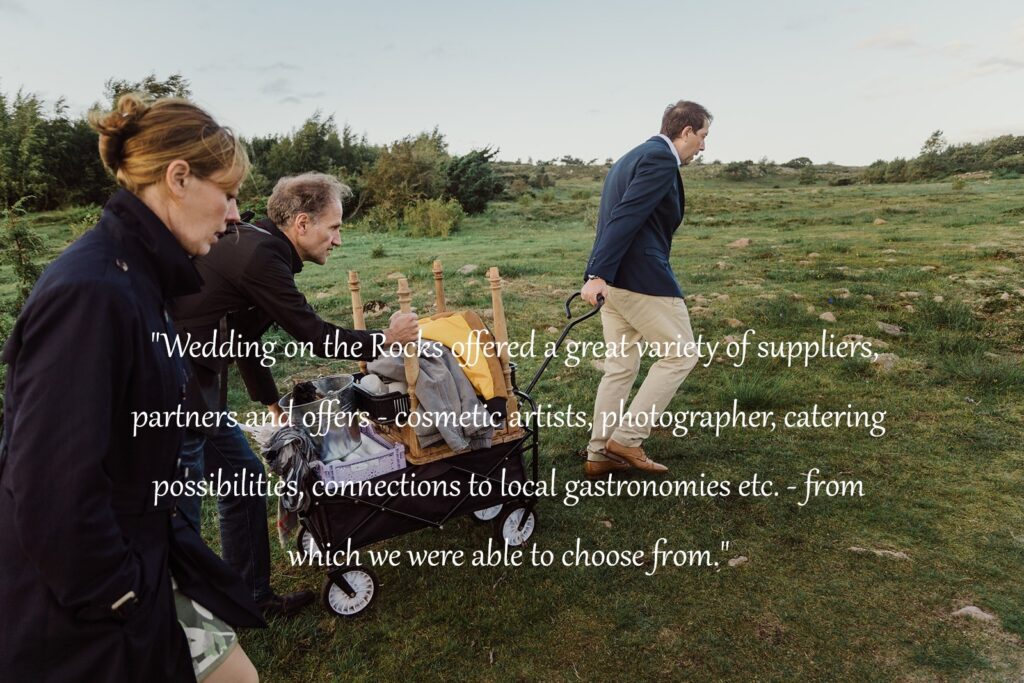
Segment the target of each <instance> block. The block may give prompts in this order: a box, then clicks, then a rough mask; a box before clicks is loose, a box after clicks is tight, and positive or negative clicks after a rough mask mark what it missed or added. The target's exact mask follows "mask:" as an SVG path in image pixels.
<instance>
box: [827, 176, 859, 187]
mask: <svg viewBox="0 0 1024 683" xmlns="http://www.w3.org/2000/svg"><path fill="white" fill-rule="evenodd" d="M855 182H857V179H856V178H854V177H853V176H848V175H841V176H839V177H837V178H832V179H831V180H829V181H828V184H829V185H831V186H832V187H845V186H847V185H853V184H854V183H855Z"/></svg>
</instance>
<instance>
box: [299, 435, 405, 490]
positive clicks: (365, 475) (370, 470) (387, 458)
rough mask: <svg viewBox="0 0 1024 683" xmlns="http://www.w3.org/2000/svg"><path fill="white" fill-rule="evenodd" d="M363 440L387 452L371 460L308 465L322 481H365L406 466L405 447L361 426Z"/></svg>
mask: <svg viewBox="0 0 1024 683" xmlns="http://www.w3.org/2000/svg"><path fill="white" fill-rule="evenodd" d="M359 431H360V432H362V434H363V438H364V439H372V440H373V441H375V442H376V443H378V444H380V445H382V446H384V447H385V448H388V449H389V450H388V452H387V453H384V454H382V455H378V456H376V457H373V458H365V459H363V460H356V461H354V462H342V461H341V460H335V461H333V462H329V463H326V464H324V463H322V462H320V461H319V460H316V461H313V462H312V463H310V464H311V465H312V466H313V469H314V470H316V473H317V474H318V475H320V479H321V480H323V481H366V480H367V479H373V478H374V477H379V476H381V475H382V474H387V473H388V472H394V471H395V470H400V469H402V468H403V467H405V466H406V462H405V446H403V445H402V444H400V443H391V442H390V441H388V440H387V439H385V438H384V437H382V436H380V435H379V434H377V432H375V431H373V427H370V426H361V427H360V428H359Z"/></svg>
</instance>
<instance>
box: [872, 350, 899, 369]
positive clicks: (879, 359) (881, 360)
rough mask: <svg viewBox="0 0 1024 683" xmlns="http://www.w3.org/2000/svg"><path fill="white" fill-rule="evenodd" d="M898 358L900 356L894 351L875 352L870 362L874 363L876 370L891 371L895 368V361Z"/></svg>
mask: <svg viewBox="0 0 1024 683" xmlns="http://www.w3.org/2000/svg"><path fill="white" fill-rule="evenodd" d="M899 359H900V357H899V356H897V355H896V354H895V353H878V354H875V358H874V360H872V361H871V364H872V365H874V366H875V370H878V371H879V372H882V373H886V372H892V371H893V370H895V369H896V363H897V362H898V361H899Z"/></svg>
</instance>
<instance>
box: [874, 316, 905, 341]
mask: <svg viewBox="0 0 1024 683" xmlns="http://www.w3.org/2000/svg"><path fill="white" fill-rule="evenodd" d="M878 329H880V330H881V331H882V332H885V333H886V334H888V335H890V336H893V337H902V336H903V328H902V327H900V326H899V325H893V324H892V323H884V322H882V321H881V320H879V321H878Z"/></svg>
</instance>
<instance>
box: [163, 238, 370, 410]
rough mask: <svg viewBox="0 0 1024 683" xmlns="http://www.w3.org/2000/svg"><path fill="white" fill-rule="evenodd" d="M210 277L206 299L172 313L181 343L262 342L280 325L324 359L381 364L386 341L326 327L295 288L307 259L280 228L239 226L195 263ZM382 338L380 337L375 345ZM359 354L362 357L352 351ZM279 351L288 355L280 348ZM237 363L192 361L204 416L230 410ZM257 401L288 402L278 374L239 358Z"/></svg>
mask: <svg viewBox="0 0 1024 683" xmlns="http://www.w3.org/2000/svg"><path fill="white" fill-rule="evenodd" d="M195 264H196V269H197V270H198V271H199V274H200V275H201V276H202V278H203V288H202V291H201V292H199V293H198V294H193V295H190V296H184V297H181V298H179V299H176V300H175V301H174V303H173V305H172V307H171V315H172V316H173V318H174V321H175V325H176V326H177V327H178V331H179V335H180V337H182V338H184V337H185V335H186V334H187V333H190V334H191V340H192V341H193V342H196V341H199V342H208V341H210V340H212V339H214V338H215V335H216V338H217V339H218V340H219V341H223V340H224V339H225V338H227V336H228V335H230V334H231V333H232V331H234V333H235V338H241V339H242V340H243V341H250V342H251V341H258V340H259V339H260V338H261V337H262V336H263V333H264V332H266V331H267V329H269V328H270V326H271V324H273V323H276V324H277V325H279V326H280V327H281V328H282V329H283V330H284V331H285V332H287V333H288V334H290V335H291V336H292V337H294V338H295V339H296V340H297V341H299V342H310V343H312V344H313V350H314V352H315V353H316V355H318V356H323V357H327V358H350V359H355V360H373V359H374V358H375V357H376V354H375V353H374V351H375V343H374V342H375V341H376V342H377V345H380V344H382V343H383V336H384V335H383V333H382V332H380V331H379V330H374V331H364V330H346V329H344V328H340V327H336V326H334V325H332V324H330V323H328V322H326V321H324V320H323V319H322V318H321V317H320V316H319V315H317V314H316V311H314V310H313V309H312V307H311V306H310V305H309V302H307V301H306V297H304V296H303V295H302V293H301V292H300V291H299V290H298V288H297V287H296V286H295V274H296V273H298V272H299V271H301V270H302V259H300V258H299V255H298V254H297V253H296V251H295V248H294V247H293V246H292V243H291V242H289V241H288V238H287V237H286V236H285V235H284V233H282V232H281V231H280V230H278V229H277V227H276V226H275V225H274V224H273V222H271V221H269V220H263V221H259V222H257V223H256V224H255V225H249V224H246V223H242V224H239V225H238V226H236V229H235V231H234V232H232V233H229V234H228V235H225V236H224V237H222V238H221V239H220V241H218V242H217V243H216V244H215V245H213V248H212V249H210V253H208V254H207V255H206V256H201V257H199V258H197V259H196V260H195ZM375 338H376V339H375ZM328 339H330V340H332V342H333V341H334V340H335V339H337V340H338V341H340V342H342V345H341V347H340V350H343V351H344V350H348V351H349V352H348V353H339V354H334V353H330V352H327V353H325V351H324V341H325V340H328ZM357 348H358V351H359V352H358V353H352V352H351V351H353V350H356V349H357ZM277 351H280V349H278V350H277ZM230 360H231V359H225V358H223V357H218V356H214V357H210V356H202V355H193V356H191V361H192V367H193V373H192V377H193V381H192V384H191V385H190V386H189V391H188V394H189V406H190V408H191V409H193V410H196V411H202V410H207V411H209V410H224V409H225V408H226V406H225V405H224V401H225V396H224V393H223V386H224V385H223V382H225V381H226V371H227V365H228V362H229V361H230ZM233 360H234V361H235V362H236V363H237V364H238V370H239V372H240V373H241V375H242V380H243V381H244V382H245V386H246V388H247V389H248V391H249V396H250V397H251V398H252V399H253V400H254V401H259V402H260V403H263V404H264V405H270V404H271V403H276V402H277V400H278V399H279V398H280V395H279V394H278V391H277V385H276V384H275V383H274V376H273V375H272V374H271V372H270V369H269V368H267V367H264V366H263V365H262V364H261V362H260V358H259V357H258V356H257V355H256V354H253V355H249V356H244V357H237V358H234V359H233Z"/></svg>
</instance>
